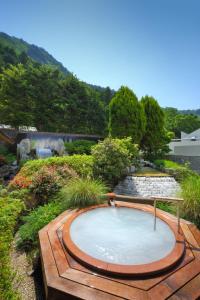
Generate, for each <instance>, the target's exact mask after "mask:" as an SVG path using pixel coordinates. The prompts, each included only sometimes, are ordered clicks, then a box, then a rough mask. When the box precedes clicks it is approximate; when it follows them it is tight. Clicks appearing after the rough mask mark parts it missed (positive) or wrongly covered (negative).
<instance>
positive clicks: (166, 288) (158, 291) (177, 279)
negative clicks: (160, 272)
mask: <svg viewBox="0 0 200 300" xmlns="http://www.w3.org/2000/svg"><path fill="white" fill-rule="evenodd" d="M199 272H200V261H199V260H194V261H192V262H191V263H189V264H188V265H186V266H185V267H184V268H182V269H179V270H178V271H177V272H175V273H173V274H172V275H171V276H169V277H167V278H166V279H165V280H163V281H161V282H160V283H159V284H158V285H156V286H154V287H153V288H152V289H150V290H149V295H150V297H151V299H152V300H154V299H166V298H168V297H169V296H171V295H172V294H173V293H174V292H175V291H177V290H178V289H180V288H181V287H182V286H183V285H185V284H186V283H187V282H189V281H190V280H191V279H192V278H194V277H195V276H196V275H198V274H199Z"/></svg>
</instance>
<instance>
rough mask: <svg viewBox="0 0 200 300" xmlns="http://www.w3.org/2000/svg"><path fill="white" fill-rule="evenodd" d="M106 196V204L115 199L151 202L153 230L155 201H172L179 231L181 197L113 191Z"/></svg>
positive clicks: (155, 211) (155, 213)
mask: <svg viewBox="0 0 200 300" xmlns="http://www.w3.org/2000/svg"><path fill="white" fill-rule="evenodd" d="M106 195H107V197H108V204H109V205H111V204H112V203H113V202H114V201H115V200H120V201H125V202H133V203H147V202H148V203H152V202H153V206H154V230H156V216H157V207H156V204H157V201H159V202H172V203H176V217H177V230H178V233H180V203H181V202H182V201H183V199H182V198H175V197H158V196H152V197H137V196H129V195H117V194H115V193H108V194H106Z"/></svg>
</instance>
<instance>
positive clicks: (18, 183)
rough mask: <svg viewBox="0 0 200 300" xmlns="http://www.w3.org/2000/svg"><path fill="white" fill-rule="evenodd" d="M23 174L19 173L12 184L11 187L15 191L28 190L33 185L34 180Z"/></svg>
mask: <svg viewBox="0 0 200 300" xmlns="http://www.w3.org/2000/svg"><path fill="white" fill-rule="evenodd" d="M21 173H22V172H20V173H18V174H17V175H16V176H15V177H14V178H13V180H12V181H11V182H10V184H9V187H11V188H13V189H26V188H28V187H30V185H31V184H32V180H31V179H30V178H28V177H26V176H23V175H22V174H21Z"/></svg>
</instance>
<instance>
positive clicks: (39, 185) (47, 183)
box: [30, 167, 61, 204]
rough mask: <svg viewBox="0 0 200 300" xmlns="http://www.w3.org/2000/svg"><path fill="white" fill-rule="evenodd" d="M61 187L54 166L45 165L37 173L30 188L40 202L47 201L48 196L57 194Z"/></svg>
mask: <svg viewBox="0 0 200 300" xmlns="http://www.w3.org/2000/svg"><path fill="white" fill-rule="evenodd" d="M60 188H61V184H60V182H59V176H58V175H57V174H56V172H55V168H54V167H43V168H41V169H40V170H39V171H38V172H37V173H35V175H34V177H33V180H32V184H31V186H30V190H31V191H32V192H33V194H34V195H35V197H36V198H37V199H38V201H39V203H40V204H44V203H45V202H47V200H48V198H50V197H51V196H53V195H55V194H56V192H58V191H59V189H60Z"/></svg>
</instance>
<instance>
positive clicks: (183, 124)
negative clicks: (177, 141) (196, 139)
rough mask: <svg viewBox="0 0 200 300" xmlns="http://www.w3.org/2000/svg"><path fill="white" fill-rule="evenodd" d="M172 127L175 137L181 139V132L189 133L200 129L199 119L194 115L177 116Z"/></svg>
mask: <svg viewBox="0 0 200 300" xmlns="http://www.w3.org/2000/svg"><path fill="white" fill-rule="evenodd" d="M174 126H175V128H174V131H175V134H176V136H177V137H181V131H183V132H186V133H191V132H193V131H195V130H196V129H199V128H200V117H198V116H195V115H181V114H180V115H177V116H176V117H175V121H174Z"/></svg>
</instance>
